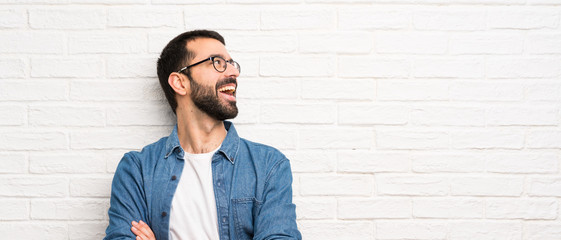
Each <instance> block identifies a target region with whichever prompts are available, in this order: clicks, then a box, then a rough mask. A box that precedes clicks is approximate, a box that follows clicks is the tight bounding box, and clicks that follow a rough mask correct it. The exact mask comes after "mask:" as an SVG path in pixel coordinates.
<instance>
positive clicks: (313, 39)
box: [298, 32, 374, 53]
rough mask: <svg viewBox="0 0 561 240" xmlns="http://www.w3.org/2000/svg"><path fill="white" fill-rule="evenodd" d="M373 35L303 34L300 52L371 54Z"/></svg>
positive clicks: (362, 33)
mask: <svg viewBox="0 0 561 240" xmlns="http://www.w3.org/2000/svg"><path fill="white" fill-rule="evenodd" d="M373 42H374V41H373V39H372V34H371V33H367V32H342V33H338V32H330V33H314V34H311V33H310V34H301V35H300V38H299V42H298V45H299V46H298V50H299V52H302V53H369V52H370V51H371V50H372V45H373Z"/></svg>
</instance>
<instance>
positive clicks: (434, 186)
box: [376, 174, 450, 196]
mask: <svg viewBox="0 0 561 240" xmlns="http://www.w3.org/2000/svg"><path fill="white" fill-rule="evenodd" d="M376 186H377V187H378V194H379V195H404V196H418V195H421V196H442V195H447V194H448V192H449V188H450V186H449V182H448V179H446V178H443V177H436V176H419V175H394V174H379V175H377V176H376Z"/></svg>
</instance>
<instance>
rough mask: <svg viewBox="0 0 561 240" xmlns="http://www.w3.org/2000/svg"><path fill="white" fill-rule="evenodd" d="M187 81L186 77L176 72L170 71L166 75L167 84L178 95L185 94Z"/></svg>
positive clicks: (187, 86) (187, 85)
mask: <svg viewBox="0 0 561 240" xmlns="http://www.w3.org/2000/svg"><path fill="white" fill-rule="evenodd" d="M187 81H188V80H187V79H186V77H184V76H182V75H181V74H180V73H176V72H173V73H171V74H170V75H169V77H168V84H169V85H170V86H171V88H172V89H173V90H174V91H175V92H176V93H177V94H179V95H185V94H187V91H188V88H189V84H188V83H187Z"/></svg>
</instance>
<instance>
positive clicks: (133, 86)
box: [70, 79, 164, 102]
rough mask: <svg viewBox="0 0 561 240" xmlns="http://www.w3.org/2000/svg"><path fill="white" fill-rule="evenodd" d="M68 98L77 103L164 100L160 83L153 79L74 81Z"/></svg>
mask: <svg viewBox="0 0 561 240" xmlns="http://www.w3.org/2000/svg"><path fill="white" fill-rule="evenodd" d="M70 98H71V99H72V100H78V101H142V102H145V101H151V100H162V99H164V96H163V93H162V90H161V87H160V83H159V82H158V81H156V80H155V79H146V80H143V79H135V80H118V81H115V80H111V81H107V80H75V81H72V83H71V87H70Z"/></svg>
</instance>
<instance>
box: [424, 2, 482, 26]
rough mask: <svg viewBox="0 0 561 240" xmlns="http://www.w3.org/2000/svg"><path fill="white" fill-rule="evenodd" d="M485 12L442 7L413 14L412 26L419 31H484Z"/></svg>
mask: <svg viewBox="0 0 561 240" xmlns="http://www.w3.org/2000/svg"><path fill="white" fill-rule="evenodd" d="M485 18H486V15H485V11H481V10H457V9H453V8H447V7H443V8H440V9H436V10H426V11H416V12H414V13H413V26H414V27H415V29H420V30H438V31H443V30H444V31H471V30H483V29H485Z"/></svg>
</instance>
